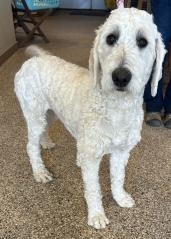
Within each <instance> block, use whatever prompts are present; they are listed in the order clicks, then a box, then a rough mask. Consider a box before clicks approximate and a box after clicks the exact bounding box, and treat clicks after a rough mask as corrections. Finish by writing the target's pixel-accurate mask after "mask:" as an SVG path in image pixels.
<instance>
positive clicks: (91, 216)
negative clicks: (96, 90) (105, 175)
mask: <svg viewBox="0 0 171 239" xmlns="http://www.w3.org/2000/svg"><path fill="white" fill-rule="evenodd" d="M79 157H81V160H79V161H80V166H81V170H82V176H83V181H84V190H85V199H86V202H87V206H88V225H90V226H92V227H94V228H96V229H101V228H105V226H106V225H107V224H108V223H109V220H108V219H107V218H106V216H105V212H104V209H103V205H102V195H101V189H100V184H99V175H98V174H99V166H100V161H101V158H100V157H98V158H97V157H96V154H93V153H90V154H89V153H88V154H87V153H83V152H82V153H81V154H80V155H79Z"/></svg>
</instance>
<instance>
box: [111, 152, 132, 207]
mask: <svg viewBox="0 0 171 239" xmlns="http://www.w3.org/2000/svg"><path fill="white" fill-rule="evenodd" d="M128 158H129V152H128V151H122V150H119V151H114V152H113V153H112V155H111V158H110V177H111V189H112V194H113V198H114V199H115V200H116V202H117V203H118V204H119V206H121V207H133V206H134V204H135V202H134V200H133V199H132V197H131V196H130V195H129V194H128V193H127V192H126V191H125V190H124V179H125V167H126V165H127V161H128Z"/></svg>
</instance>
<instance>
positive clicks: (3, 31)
mask: <svg viewBox="0 0 171 239" xmlns="http://www.w3.org/2000/svg"><path fill="white" fill-rule="evenodd" d="M15 43H16V39H15V32H14V25H13V18H12V11H11V0H0V56H1V55H2V54H3V53H4V52H6V51H7V50H8V49H9V48H10V47H12V46H13V45H14V44H15Z"/></svg>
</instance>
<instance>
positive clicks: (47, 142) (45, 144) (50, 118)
mask: <svg viewBox="0 0 171 239" xmlns="http://www.w3.org/2000/svg"><path fill="white" fill-rule="evenodd" d="M46 119H47V122H48V125H47V126H46V128H45V131H44V132H43V134H42V135H41V138H40V144H41V146H42V148H43V149H51V148H54V147H55V143H53V142H52V140H51V138H50V136H49V130H48V126H49V125H50V124H51V123H53V122H54V121H56V120H57V116H56V115H55V113H54V112H53V111H52V110H48V111H47V113H46Z"/></svg>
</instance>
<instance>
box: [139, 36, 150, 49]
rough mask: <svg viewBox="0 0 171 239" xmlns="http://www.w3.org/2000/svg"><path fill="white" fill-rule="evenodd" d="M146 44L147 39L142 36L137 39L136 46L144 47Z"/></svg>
mask: <svg viewBox="0 0 171 239" xmlns="http://www.w3.org/2000/svg"><path fill="white" fill-rule="evenodd" d="M147 45H148V41H147V40H146V39H145V38H144V37H141V38H138V39H137V46H138V47H139V48H145V47H146V46H147Z"/></svg>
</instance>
